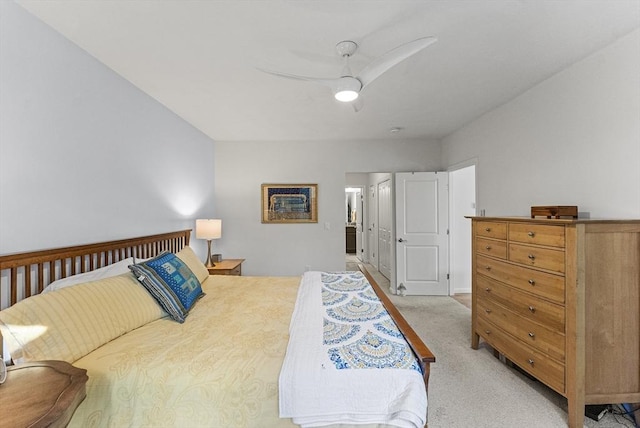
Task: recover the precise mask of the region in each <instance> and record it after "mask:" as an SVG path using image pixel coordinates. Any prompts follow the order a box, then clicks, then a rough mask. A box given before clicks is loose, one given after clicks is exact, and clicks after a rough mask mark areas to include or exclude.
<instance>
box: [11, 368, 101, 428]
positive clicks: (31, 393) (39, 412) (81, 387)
mask: <svg viewBox="0 0 640 428" xmlns="http://www.w3.org/2000/svg"><path fill="white" fill-rule="evenodd" d="M88 379H89V378H88V377H87V371H86V370H84V369H80V368H77V367H74V366H72V365H71V364H69V363H66V362H64V361H39V362H33V363H26V364H19V365H15V366H9V367H7V380H6V381H5V383H3V384H2V385H0V409H2V418H1V420H0V425H2V426H7V427H34V428H35V427H65V426H67V424H68V423H69V421H70V420H71V416H73V412H75V410H76V408H77V407H78V405H79V404H80V403H81V402H82V400H84V397H85V396H86V391H85V384H86V383H87V380H88Z"/></svg>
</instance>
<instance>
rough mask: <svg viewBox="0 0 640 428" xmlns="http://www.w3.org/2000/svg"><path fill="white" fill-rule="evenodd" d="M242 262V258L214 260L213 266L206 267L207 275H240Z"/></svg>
mask: <svg viewBox="0 0 640 428" xmlns="http://www.w3.org/2000/svg"><path fill="white" fill-rule="evenodd" d="M242 262H244V259H226V260H222V261H219V262H215V264H216V265H215V266H214V267H210V268H207V269H208V270H209V275H235V276H241V275H242Z"/></svg>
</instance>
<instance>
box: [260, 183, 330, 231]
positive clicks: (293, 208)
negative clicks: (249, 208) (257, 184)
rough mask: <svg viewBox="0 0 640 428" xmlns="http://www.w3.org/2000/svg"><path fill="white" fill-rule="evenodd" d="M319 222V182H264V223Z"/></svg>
mask: <svg viewBox="0 0 640 428" xmlns="http://www.w3.org/2000/svg"><path fill="white" fill-rule="evenodd" d="M317 222H318V185H317V184H262V223H317Z"/></svg>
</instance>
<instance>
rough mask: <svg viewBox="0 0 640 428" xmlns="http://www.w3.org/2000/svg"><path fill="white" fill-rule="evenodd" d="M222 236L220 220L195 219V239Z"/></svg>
mask: <svg viewBox="0 0 640 428" xmlns="http://www.w3.org/2000/svg"><path fill="white" fill-rule="evenodd" d="M221 237H222V220H220V219H198V220H196V239H220V238H221Z"/></svg>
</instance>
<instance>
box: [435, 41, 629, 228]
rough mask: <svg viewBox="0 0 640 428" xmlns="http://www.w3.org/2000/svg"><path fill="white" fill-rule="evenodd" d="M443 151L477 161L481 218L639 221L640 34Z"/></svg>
mask: <svg viewBox="0 0 640 428" xmlns="http://www.w3.org/2000/svg"><path fill="white" fill-rule="evenodd" d="M442 154H443V163H444V164H445V165H449V166H451V165H454V164H457V163H459V162H462V161H465V160H467V159H471V158H477V159H478V163H477V179H478V183H477V188H478V198H477V202H478V212H480V210H481V209H486V215H487V216H490V215H528V214H529V213H530V206H532V205H555V204H558V205H578V208H579V211H580V212H581V213H583V214H581V215H588V216H590V217H592V218H605V217H613V218H640V30H637V31H634V32H633V33H631V34H629V35H627V36H626V37H623V38H621V39H619V40H618V41H617V42H615V43H613V44H612V45H610V46H608V47H606V48H605V49H602V50H601V51H599V52H597V53H595V54H593V55H591V56H589V57H587V58H585V59H583V60H582V61H580V62H578V63H576V64H574V65H572V66H571V67H568V68H567V69H565V70H564V71H562V72H561V73H559V74H557V75H555V76H553V77H551V78H550V79H548V80H546V81H544V82H542V83H540V84H539V85H537V86H536V87H534V88H532V89H531V90H529V91H527V92H526V93H524V94H522V95H521V96H519V97H517V98H516V99H514V100H512V101H511V102H509V103H507V104H505V105H503V106H501V107H499V108H497V109H495V110H494V111H492V112H490V113H488V114H486V115H484V116H483V117H480V118H479V119H477V120H476V121H474V122H472V123H470V124H469V125H467V126H465V127H463V128H462V129H460V130H458V131H456V132H454V133H453V134H452V135H450V136H449V137H447V138H446V139H444V140H443V148H442Z"/></svg>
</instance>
